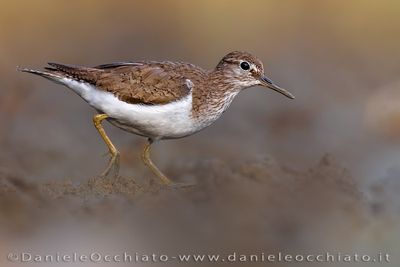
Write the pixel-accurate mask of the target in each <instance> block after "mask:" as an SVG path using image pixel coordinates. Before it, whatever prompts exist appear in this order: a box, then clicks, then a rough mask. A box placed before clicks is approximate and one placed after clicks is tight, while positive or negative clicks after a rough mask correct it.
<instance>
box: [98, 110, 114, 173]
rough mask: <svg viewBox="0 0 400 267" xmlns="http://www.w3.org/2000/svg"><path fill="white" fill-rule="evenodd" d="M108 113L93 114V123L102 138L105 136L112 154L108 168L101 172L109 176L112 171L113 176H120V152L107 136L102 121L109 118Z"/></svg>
mask: <svg viewBox="0 0 400 267" xmlns="http://www.w3.org/2000/svg"><path fill="white" fill-rule="evenodd" d="M107 118H108V115H106V114H97V115H94V116H93V123H94V126H95V127H96V129H97V131H98V132H99V134H100V136H101V138H103V141H104V143H105V144H106V145H107V147H108V150H109V152H110V154H111V158H110V161H109V162H108V165H107V168H106V169H105V170H104V171H103V173H102V174H101V176H102V177H106V176H108V175H109V174H110V173H111V174H112V175H113V177H116V176H118V172H119V152H118V150H117V149H116V148H115V146H114V144H113V143H112V142H111V140H110V138H109V137H108V136H107V134H106V132H105V131H104V128H103V126H102V125H101V122H102V121H103V120H104V119H107Z"/></svg>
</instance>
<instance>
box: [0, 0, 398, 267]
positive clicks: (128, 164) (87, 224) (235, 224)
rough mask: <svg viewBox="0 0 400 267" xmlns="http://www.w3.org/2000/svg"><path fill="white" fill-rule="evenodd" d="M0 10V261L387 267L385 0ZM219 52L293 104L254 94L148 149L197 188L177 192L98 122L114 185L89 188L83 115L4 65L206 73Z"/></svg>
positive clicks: (117, 133) (89, 137) (391, 161)
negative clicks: (178, 65) (326, 253)
mask: <svg viewBox="0 0 400 267" xmlns="http://www.w3.org/2000/svg"><path fill="white" fill-rule="evenodd" d="M0 3H1V6H2V8H1V10H0V36H1V40H0V77H1V79H0V125H1V126H0V145H1V150H0V178H1V179H2V182H1V185H2V189H1V190H0V192H1V200H2V204H1V212H0V213H1V217H2V218H1V219H0V224H2V225H3V226H4V227H3V230H1V231H4V232H5V233H7V234H4V236H5V238H4V243H2V244H0V250H1V251H2V252H4V253H2V254H4V255H5V254H6V253H7V252H9V251H10V250H13V249H14V250H15V249H17V248H18V249H25V250H28V249H30V250H33V251H35V250H40V251H45V252H48V253H50V252H51V251H53V250H55V249H56V248H58V249H59V250H61V251H64V250H67V251H70V250H73V249H74V248H76V249H77V250H88V249H93V248H94V249H104V250H106V251H107V249H115V250H119V249H125V250H131V251H135V250H144V251H153V250H156V251H169V252H176V251H182V250H185V251H189V250H193V251H211V252H214V253H223V252H229V251H232V250H242V251H246V252H252V251H266V252H268V251H280V250H285V251H288V252H293V251H303V250H304V251H308V252H314V251H316V250H317V248H318V249H321V248H322V249H329V248H330V249H332V250H334V251H343V252H349V253H350V252H357V251H367V252H371V253H377V252H380V251H384V252H387V253H392V257H393V259H392V260H393V262H394V263H393V262H392V264H394V266H396V264H397V263H398V262H399V259H397V261H396V259H395V257H396V256H397V255H395V251H399V248H400V246H399V242H400V235H399V233H400V231H399V230H400V227H399V224H398V222H399V220H398V219H399V217H398V215H399V212H400V204H399V203H400V199H399V197H398V194H397V191H398V189H400V180H399V179H400V177H399V175H400V167H399V164H398V163H399V160H400V55H399V53H398V51H399V47H400V38H399V35H400V16H399V14H400V2H399V1H395V0H383V1H361V0H359V1H357V0H354V1H346V2H345V1H321V0H318V1H317V0H303V1H273V0H271V1H261V0H260V1H255V0H254V1H228V0H220V1H211V0H210V1H190V2H189V1H184V0H171V1H155V0H150V1H86V0H85V1H79V2H71V1H49V0H39V1H18V0H17V1H4V0H3V1H0ZM233 50H243V51H248V52H251V53H253V54H254V55H256V56H257V57H259V58H260V59H261V60H262V61H263V62H264V67H265V69H266V74H267V75H268V76H269V77H270V78H271V79H272V80H274V81H275V82H276V83H277V84H279V85H280V86H282V87H284V88H287V89H288V90H289V91H290V92H292V93H293V94H294V95H295V96H296V99H295V100H293V101H291V100H288V99H287V98H285V97H283V96H282V95H279V94H276V93H274V92H272V91H268V90H264V89H262V88H259V87H257V88H251V89H248V90H246V91H244V92H242V93H241V94H240V95H239V96H238V97H237V98H236V99H235V101H234V103H233V104H232V106H231V107H230V109H229V110H228V112H226V113H225V114H224V116H223V117H222V118H221V119H220V120H219V121H217V122H216V123H215V124H214V125H212V126H211V127H209V128H207V129H206V130H204V131H202V132H200V133H198V134H196V135H193V136H190V137H187V138H185V139H180V140H171V141H165V142H161V143H158V144H157V145H155V146H154V148H153V159H154V161H155V162H157V163H158V165H159V167H160V168H161V169H162V170H165V172H166V173H168V174H170V176H171V178H172V179H173V180H176V181H193V180H194V181H196V182H197V183H198V184H199V186H198V187H197V188H195V189H190V190H189V191H179V190H178V191H169V190H166V189H163V188H159V187H157V186H156V185H155V184H154V183H151V182H150V181H151V180H152V175H151V173H149V171H148V170H147V169H146V168H145V167H144V166H143V164H142V163H141V161H140V152H141V149H142V146H143V145H144V141H145V140H144V139H143V138H141V137H138V136H134V135H131V134H129V133H126V132H123V131H121V130H119V129H117V128H114V127H112V126H110V125H109V124H107V125H106V130H107V132H108V133H109V135H110V137H111V139H112V140H113V141H114V143H115V144H116V146H117V147H118V148H120V151H121V152H122V170H121V173H122V177H120V179H119V180H116V181H98V179H97V178H96V175H97V174H98V173H100V172H101V170H102V169H103V168H104V166H105V163H106V161H107V157H103V156H102V154H104V153H105V152H106V147H105V146H104V145H103V143H102V141H101V139H100V137H99V135H98V134H97V132H96V130H95V129H94V127H93V126H92V123H91V118H92V115H93V114H94V110H92V109H91V108H90V107H89V106H88V105H87V104H86V103H85V102H84V101H83V100H82V99H80V98H79V97H77V96H76V95H75V94H74V93H73V92H71V91H69V90H68V89H67V88H65V87H62V86H59V85H56V84H53V83H51V82H49V81H47V80H45V79H42V78H39V77H34V76H32V75H28V74H25V73H19V72H17V71H16V67H17V66H22V67H30V68H34V69H40V68H42V67H43V66H45V64H46V63H47V62H60V63H67V64H76V65H88V66H91V65H98V64H102V63H109V62H113V61H134V60H143V59H146V60H172V61H187V62H191V63H194V64H196V65H199V66H202V67H204V68H206V69H212V68H214V67H215V66H216V64H217V63H218V61H219V60H220V59H221V58H222V57H223V56H224V55H225V54H227V53H228V52H230V51H233ZM111 218H112V219H111ZM61 229H62V230H61ZM109 240H112V241H113V242H111V243H113V245H111V244H110V243H109V242H110V241H109ZM139 240H140V242H139ZM83 241H84V242H83ZM2 260H4V261H5V259H2ZM1 262H2V261H0V263H1ZM5 262H6V261H5ZM376 264H377V265H378V263H376ZM25 265H26V264H25ZM58 265H59V264H58ZM58 265H54V266H58ZM148 265H149V264H148ZM256 265H257V264H256ZM1 266H3V265H1ZM4 266H7V264H6V263H4ZM69 266H71V265H69ZM110 266H111V265H110ZM117 266H119V265H117ZM146 266H147V265H146ZM279 266H286V265H285V264H283V263H281V264H280V265H279ZM336 266H339V265H336Z"/></svg>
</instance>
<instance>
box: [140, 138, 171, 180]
mask: <svg viewBox="0 0 400 267" xmlns="http://www.w3.org/2000/svg"><path fill="white" fill-rule="evenodd" d="M152 143H153V140H151V139H150V138H149V141H148V143H147V144H146V145H145V147H144V149H143V153H142V159H143V161H144V164H146V165H147V167H149V168H150V170H151V171H152V172H153V173H154V174H155V175H157V176H158V177H159V178H160V179H161V182H162V183H163V184H166V185H170V184H172V181H171V180H170V179H168V177H167V176H165V175H164V174H163V173H162V172H161V171H160V170H159V169H158V168H157V166H156V165H154V163H153V162H152V161H151V159H150V147H151V144H152Z"/></svg>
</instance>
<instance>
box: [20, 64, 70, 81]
mask: <svg viewBox="0 0 400 267" xmlns="http://www.w3.org/2000/svg"><path fill="white" fill-rule="evenodd" d="M17 70H18V71H21V72H27V73H32V74H35V75H39V76H42V77H44V78H46V79H49V80H52V81H59V80H60V79H62V78H63V76H62V75H60V73H57V72H53V71H52V70H49V69H47V70H49V71H40V70H33V69H27V68H19V67H18V68H17Z"/></svg>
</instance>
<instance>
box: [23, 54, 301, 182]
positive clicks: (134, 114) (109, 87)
mask: <svg viewBox="0 0 400 267" xmlns="http://www.w3.org/2000/svg"><path fill="white" fill-rule="evenodd" d="M48 64H49V66H50V67H45V70H44V71H39V70H33V69H26V68H20V69H19V70H20V71H23V72H29V73H33V74H36V75H39V76H42V77H44V78H47V79H49V80H51V81H53V82H56V83H59V84H62V85H65V86H66V87H68V88H70V89H71V90H72V91H74V92H75V93H77V94H78V95H79V96H80V97H82V98H83V99H84V100H85V101H86V102H87V103H89V105H90V106H92V107H93V108H95V109H96V110H97V111H98V114H96V115H94V117H93V123H94V126H95V127H96V129H97V131H98V132H99V133H100V136H101V137H102V138H103V140H104V142H105V144H106V145H107V147H108V149H109V152H110V154H111V158H110V161H109V163H108V165H107V168H106V169H105V170H104V172H103V173H102V176H108V175H110V174H113V175H114V176H116V175H118V171H119V152H118V150H117V149H116V148H115V146H114V145H113V143H112V142H111V140H110V138H109V137H108V136H107V134H106V132H105V131H104V129H103V127H102V121H103V120H107V121H109V122H110V123H111V124H113V125H115V126H117V127H119V128H121V129H123V130H125V131H128V132H131V133H134V134H137V135H141V136H144V137H147V138H148V142H147V144H146V145H145V147H144V150H143V153H142V158H143V161H144V163H145V164H146V165H147V166H148V167H149V168H150V169H151V171H152V172H153V173H154V174H155V175H157V176H158V177H159V178H160V179H161V182H162V183H164V184H171V180H170V179H168V178H167V176H166V175H164V174H163V173H162V172H161V171H160V170H159V169H158V168H157V166H156V165H155V164H154V163H153V162H152V160H151V159H150V146H151V144H152V143H154V142H156V141H159V140H162V139H175V138H182V137H185V136H188V135H191V134H194V133H196V132H198V131H200V130H202V129H204V128H205V127H207V126H209V125H210V124H212V123H213V122H214V121H216V120H217V119H218V118H219V117H220V116H221V114H222V113H223V112H225V110H226V109H227V108H228V107H229V106H230V104H231V103H232V100H233V99H234V97H235V96H236V95H237V94H238V93H239V92H240V91H241V90H243V89H245V88H249V87H252V86H256V85H260V86H264V87H267V88H270V89H272V90H275V91H277V92H279V93H281V94H283V95H285V96H287V97H288V98H291V99H293V98H294V96H293V95H292V94H291V93H289V92H288V91H287V90H285V89H283V88H281V87H279V86H277V85H276V84H275V83H274V82H272V81H271V80H270V79H269V78H267V77H266V76H265V74H264V67H263V64H262V62H261V61H260V60H259V59H258V58H256V57H255V56H253V55H251V54H250V53H247V52H238V51H235V52H231V53H229V54H227V55H226V56H224V57H223V58H222V59H221V61H220V62H219V63H218V65H217V66H216V67H215V68H214V69H213V70H211V71H206V70H203V69H202V68H200V67H197V66H195V65H193V64H189V63H183V62H170V61H164V62H155V61H137V62H116V63H110V64H104V65H99V66H96V67H83V66H72V65H65V64H58V63H48Z"/></svg>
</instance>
